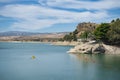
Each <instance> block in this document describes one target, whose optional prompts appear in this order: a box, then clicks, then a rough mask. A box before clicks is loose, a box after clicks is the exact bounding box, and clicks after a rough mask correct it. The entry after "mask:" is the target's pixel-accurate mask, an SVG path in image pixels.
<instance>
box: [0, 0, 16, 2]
mask: <svg viewBox="0 0 120 80" xmlns="http://www.w3.org/2000/svg"><path fill="white" fill-rule="evenodd" d="M12 1H14V0H0V3H8V2H12Z"/></svg>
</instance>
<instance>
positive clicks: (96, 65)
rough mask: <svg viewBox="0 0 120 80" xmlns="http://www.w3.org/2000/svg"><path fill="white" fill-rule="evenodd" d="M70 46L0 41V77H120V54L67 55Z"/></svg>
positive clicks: (18, 79) (36, 79)
mask: <svg viewBox="0 0 120 80" xmlns="http://www.w3.org/2000/svg"><path fill="white" fill-rule="evenodd" d="M70 48H72V46H54V45H50V44H44V43H11V42H0V80H120V56H119V55H86V54H80V55H77V54H68V53H67V51H68V50H69V49H70Z"/></svg>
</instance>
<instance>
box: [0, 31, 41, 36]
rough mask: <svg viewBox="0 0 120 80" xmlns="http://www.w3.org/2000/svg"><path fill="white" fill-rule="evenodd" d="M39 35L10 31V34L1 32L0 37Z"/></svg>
mask: <svg viewBox="0 0 120 80" xmlns="http://www.w3.org/2000/svg"><path fill="white" fill-rule="evenodd" d="M36 34H39V33H32V32H22V31H8V32H1V33H0V36H29V35H36Z"/></svg>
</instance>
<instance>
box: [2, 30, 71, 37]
mask: <svg viewBox="0 0 120 80" xmlns="http://www.w3.org/2000/svg"><path fill="white" fill-rule="evenodd" d="M68 33H69V32H58V33H38V32H37V33H33V32H23V31H8V32H0V37H5V36H31V35H45V34H46V35H47V34H68Z"/></svg>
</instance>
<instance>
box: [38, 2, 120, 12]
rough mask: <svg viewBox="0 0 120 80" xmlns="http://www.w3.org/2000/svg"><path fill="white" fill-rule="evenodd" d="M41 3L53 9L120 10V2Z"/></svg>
mask: <svg viewBox="0 0 120 80" xmlns="http://www.w3.org/2000/svg"><path fill="white" fill-rule="evenodd" d="M39 3H40V4H42V5H47V6H51V7H58V8H69V9H81V8H82V9H88V10H91V9H95V10H103V9H111V8H118V7H119V8H120V1H119V0H100V1H94V2H93V1H83V0H82V1H81V0H46V3H45V2H44V3H43V0H42V1H41V0H39Z"/></svg>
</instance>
